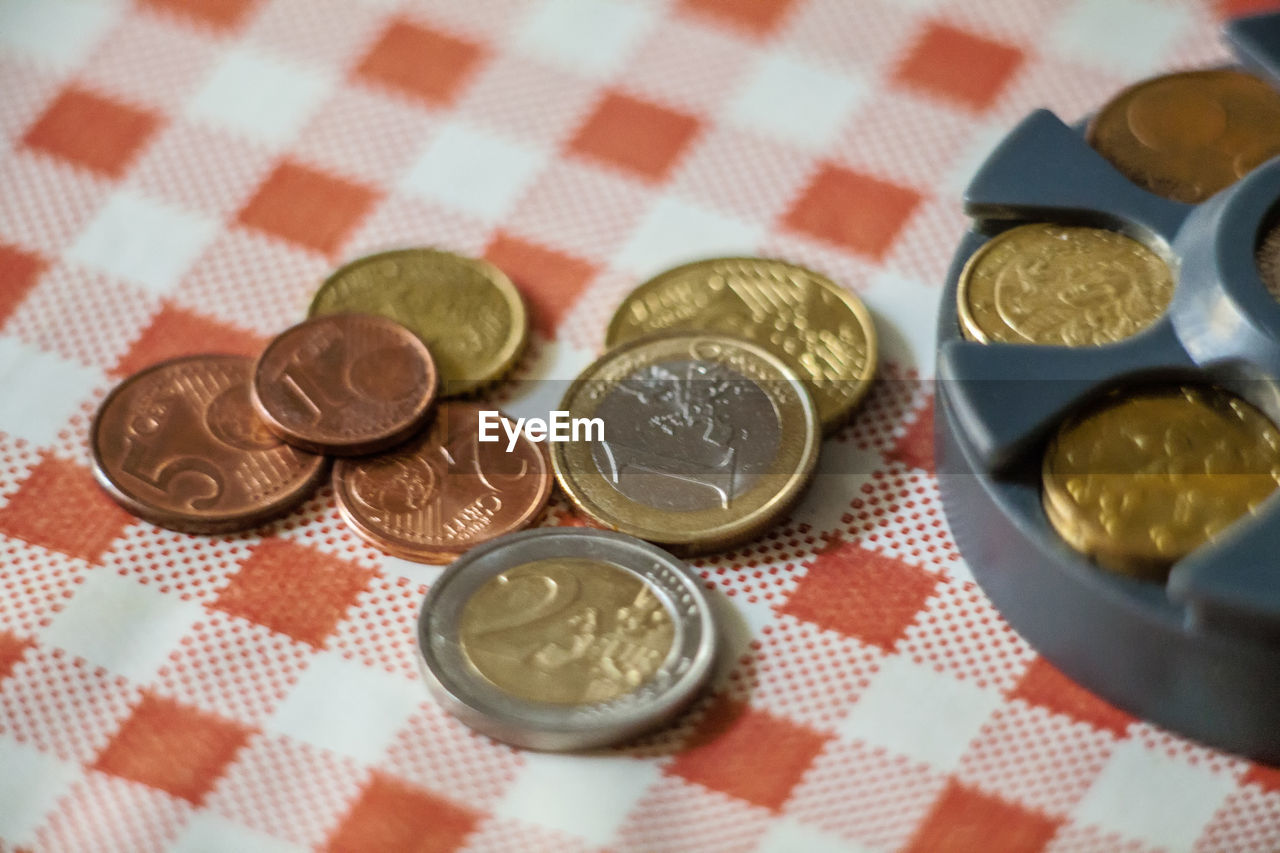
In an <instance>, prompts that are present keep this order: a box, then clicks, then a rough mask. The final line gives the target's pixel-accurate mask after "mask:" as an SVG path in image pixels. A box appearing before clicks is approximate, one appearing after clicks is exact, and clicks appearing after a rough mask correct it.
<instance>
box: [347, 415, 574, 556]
mask: <svg viewBox="0 0 1280 853" xmlns="http://www.w3.org/2000/svg"><path fill="white" fill-rule="evenodd" d="M481 409H482V407H481V406H477V405H473V404H470V403H460V402H455V403H449V404H447V405H443V406H441V407H440V410H439V412H438V413H437V414H436V419H435V423H434V425H433V426H432V427H431V429H430V430H429V431H427V432H424V433H422V434H421V435H419V436H418V437H417V438H414V439H412V440H410V441H409V442H408V443H407V444H404V445H401V446H400V447H398V448H396V449H395V450H392V451H388V452H387V453H384V454H382V455H380V456H376V457H370V458H367V459H343V460H339V461H338V463H337V464H336V465H335V466H334V470H333V490H334V494H335V497H336V498H337V501H338V510H339V511H340V512H341V513H342V517H343V518H344V519H345V520H346V521H347V523H348V524H350V525H351V527H352V528H353V529H354V530H355V531H356V533H358V534H360V536H362V537H363V538H364V539H366V540H368V541H369V542H370V543H372V544H373V545H374V546H376V547H378V548H380V549H382V550H383V551H386V552H388V553H390V554H394V555H396V556H399V557H403V558H404V559H406V560H416V561H418V562H425V563H445V562H448V561H449V560H452V559H454V558H455V557H457V556H458V555H459V554H461V553H462V552H463V551H466V550H467V549H468V548H471V547H473V546H475V545H478V544H480V543H481V542H487V541H488V540H490V539H493V538H494V537H496V536H500V535H502V534H503V533H510V532H511V531H514V530H520V529H521V528H523V527H526V526H528V525H530V524H532V523H533V522H534V521H536V520H537V519H538V517H539V516H540V515H541V514H542V511H543V509H544V508H545V507H546V505H547V499H548V497H549V496H550V494H551V483H552V477H551V464H550V460H549V459H548V457H547V451H546V448H545V447H544V446H543V445H541V444H537V443H535V442H533V441H530V440H529V439H528V438H526V437H525V436H524V435H523V433H522V434H521V436H520V438H519V439H518V441H517V442H516V445H515V448H514V449H513V450H512V451H511V452H509V453H508V452H507V449H506V442H505V441H503V442H501V443H499V442H482V441H480V440H479V431H478V422H479V415H480V411H481Z"/></svg>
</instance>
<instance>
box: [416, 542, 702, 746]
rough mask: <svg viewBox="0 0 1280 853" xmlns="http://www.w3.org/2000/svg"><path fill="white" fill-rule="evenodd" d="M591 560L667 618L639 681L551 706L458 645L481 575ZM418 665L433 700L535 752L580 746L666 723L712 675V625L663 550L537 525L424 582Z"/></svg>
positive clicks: (690, 584)
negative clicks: (634, 586) (641, 591)
mask: <svg viewBox="0 0 1280 853" xmlns="http://www.w3.org/2000/svg"><path fill="white" fill-rule="evenodd" d="M566 559H568V560H590V561H594V562H601V563H607V564H609V565H610V566H612V567H614V568H615V569H618V570H620V571H623V572H626V573H628V574H632V575H635V576H636V577H638V578H639V579H641V581H642V582H643V583H644V584H645V586H646V588H647V589H648V591H649V592H651V593H652V594H653V596H654V597H656V598H657V599H658V600H659V601H660V602H661V605H662V607H663V608H664V609H665V610H666V612H667V614H668V615H669V616H670V619H671V623H672V626H673V628H674V634H673V637H672V640H671V648H670V651H669V652H668V654H667V655H666V658H665V659H664V660H663V661H662V663H661V665H659V666H658V667H657V668H656V670H655V671H653V672H652V674H650V675H648V676H647V678H646V680H644V681H643V683H641V684H639V685H638V686H636V687H635V688H634V689H631V690H629V691H627V692H624V693H622V694H621V695H618V696H616V697H615V698H612V699H610V700H607V701H602V702H595V703H589V704H552V703H549V702H539V701H533V700H530V699H524V698H520V697H519V696H516V695H514V694H513V693H511V692H508V691H506V690H503V689H502V688H500V687H498V686H497V685H495V684H494V683H493V682H491V681H490V680H489V679H487V678H485V677H484V676H483V675H482V674H481V673H480V672H479V671H478V670H477V669H476V667H475V665H474V664H473V663H472V661H471V660H469V659H468V656H467V654H466V652H465V650H464V648H463V643H462V640H461V631H462V627H463V626H462V620H463V613H464V609H465V608H466V606H467V604H468V602H469V601H470V600H471V599H472V597H473V596H474V595H475V594H476V593H477V592H478V591H480V589H481V588H482V587H484V586H485V585H486V584H487V583H488V582H489V581H491V580H492V579H494V578H495V577H497V576H498V575H500V574H502V573H503V572H506V571H508V570H510V569H513V568H516V567H519V566H524V565H527V564H529V563H533V562H537V561H540V560H566ZM418 648H419V652H420V656H419V663H420V664H421V666H422V669H423V674H424V676H425V677H426V679H427V682H428V684H429V685H430V686H431V688H432V690H433V692H434V693H435V694H436V696H437V698H438V699H439V700H440V701H441V704H443V705H444V706H445V707H446V708H447V709H448V710H449V711H450V712H451V713H453V714H454V715H456V716H458V717H459V718H460V719H462V720H463V721H464V722H466V723H467V724H468V725H470V726H472V727H473V728H475V729H477V730H478V731H481V732H484V733H485V734H488V735H490V736H492V737H494V738H497V739H498V740H503V741H506V742H508V743H513V744H516V745H519V746H527V747H531V748H534V749H548V750H558V749H584V748H588V747H592V746H602V745H604V744H608V743H615V742H619V741H622V740H626V739H628V738H631V737H634V736H636V735H638V734H640V733H642V732H644V731H646V730H648V729H651V728H654V727H656V726H658V725H660V724H661V723H663V722H666V721H667V720H669V719H670V718H671V717H673V716H674V715H675V714H676V713H678V712H679V711H680V710H681V709H682V708H683V707H684V706H685V705H686V704H687V703H688V702H689V701H690V700H691V699H692V698H693V697H694V696H695V695H696V694H697V692H698V691H699V690H700V689H701V687H702V686H703V685H704V684H705V683H706V680H707V678H708V677H709V676H710V674H711V664H712V660H713V658H714V653H715V629H714V624H713V621H712V615H711V609H710V603H709V601H708V600H707V597H706V594H705V592H704V591H703V589H702V587H701V584H700V582H699V580H698V578H697V576H696V575H694V574H693V573H692V572H691V571H690V570H689V568H688V567H687V566H685V565H684V563H682V562H681V561H680V560H677V559H676V558H674V557H672V556H671V555H670V554H668V553H667V552H665V551H662V550H661V549H659V548H656V547H654V546H652V545H649V544H647V543H645V542H641V541H640V540H638V539H634V538H632V537H630V536H625V535H622V534H619V533H612V532H606V531H597V530H585V529H581V528H543V529H540V530H529V531H523V532H520V533H513V534H509V535H507V536H504V537H501V538H500V539H496V540H494V541H493V542H490V543H487V544H485V545H482V546H480V547H478V548H474V549H472V550H471V551H470V552H468V553H467V554H466V555H465V556H463V557H462V558H460V559H459V560H457V561H456V562H454V563H453V564H452V565H451V566H450V567H449V568H448V569H447V570H446V571H445V573H444V574H443V575H441V576H440V579H439V580H438V581H437V582H436V583H435V584H434V585H433V586H432V588H431V590H430V592H429V593H428V595H427V597H426V599H425V600H424V601H423V605H422V610H421V613H420V614H419V618H418Z"/></svg>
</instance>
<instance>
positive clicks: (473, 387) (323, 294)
mask: <svg viewBox="0 0 1280 853" xmlns="http://www.w3.org/2000/svg"><path fill="white" fill-rule="evenodd" d="M415 261H416V262H417V263H418V264H420V265H423V266H426V267H428V268H430V267H432V266H434V267H438V268H439V269H437V270H433V271H431V272H430V273H429V274H425V273H424V274H423V275H421V276H420V277H418V278H417V280H415V281H414V282H413V283H412V284H411V285H410V286H412V287H417V288H419V289H421V288H423V287H429V286H430V284H431V282H432V281H433V280H436V279H438V278H443V279H444V280H445V281H446V283H448V282H454V283H456V282H458V281H459V279H461V280H462V281H464V282H465V281H467V280H468V279H470V280H471V281H470V282H469V283H467V285H466V287H463V288H456V289H454V290H453V292H452V293H449V294H448V296H449V297H450V298H449V300H437V303H438V304H433V305H432V306H431V310H418V311H414V310H411V309H409V308H408V307H407V306H405V305H404V304H403V302H401V303H397V302H396V301H395V300H394V299H393V298H391V297H390V296H388V294H387V293H386V291H385V290H383V292H380V293H369V292H368V289H366V291H365V292H364V293H361V294H359V295H349V296H347V297H345V298H343V297H339V296H335V295H333V294H334V291H335V290H337V289H338V288H340V287H342V286H343V285H344V284H348V285H349V282H350V281H351V279H352V278H353V276H355V275H357V274H362V273H364V272H366V268H368V267H370V266H375V265H382V266H383V269H382V270H376V269H375V270H371V271H368V274H369V275H371V276H373V277H375V278H378V277H381V278H383V279H390V278H392V277H394V276H398V275H399V273H400V267H399V266H398V265H401V264H405V263H412V262H415ZM383 283H384V285H385V284H387V282H386V281H384V282H383ZM479 283H483V284H487V285H489V286H490V287H492V288H493V290H494V291H495V292H496V294H497V297H498V301H500V303H501V304H502V306H503V307H504V308H505V309H506V311H507V316H508V318H509V329H508V331H507V334H506V335H505V337H503V338H502V339H501V341H500V342H499V344H498V345H497V346H494V347H491V348H489V349H488V350H487V351H483V352H480V353H474V352H465V353H464V352H457V351H456V350H457V347H458V346H459V342H461V341H462V340H464V339H469V337H470V335H468V334H467V333H473V334H474V335H475V336H478V335H479V334H480V332H479V330H478V329H477V328H476V326H475V323H476V322H477V321H488V320H489V319H490V318H491V317H490V315H487V314H486V309H485V306H484V305H483V304H481V303H480V302H479V301H478V299H479V298H478V297H477V296H476V295H475V293H474V292H471V291H470V290H469V288H471V287H474V286H475V284H479ZM459 299H460V300H461V301H462V305H461V307H459V303H458V300H459ZM326 303H330V304H326ZM468 303H469V304H468ZM340 312H354V313H366V314H381V315H382V316H384V317H390V318H391V319H392V320H396V321H398V322H399V323H401V324H402V325H404V326H407V327H408V328H409V329H410V330H411V331H413V332H414V333H415V334H416V335H417V336H418V337H419V338H421V339H422V340H423V342H424V343H426V345H427V347H428V349H430V350H431V355H432V357H433V358H434V359H435V363H436V369H437V371H438V372H439V375H440V396H441V397H442V398H447V397H460V396H466V395H471V394H474V393H476V392H478V391H480V390H482V389H483V388H485V387H487V386H488V385H491V384H492V383H494V382H497V381H498V380H500V379H502V377H504V376H505V375H506V374H507V373H508V372H510V370H511V369H512V368H513V367H515V364H516V362H517V361H518V360H519V359H520V356H521V355H522V354H523V353H524V349H525V346H526V344H527V343H528V340H529V312H528V309H527V308H526V307H525V302H524V298H523V297H522V296H521V295H520V291H519V290H518V289H517V288H516V286H515V285H514V284H513V283H512V282H511V279H510V278H508V277H507V274H506V273H504V272H503V271H502V270H500V269H498V268H497V267H495V266H494V265H493V264H491V263H489V262H488V261H485V260H481V259H479V258H468V257H465V256H463V255H458V254H454V253H453V252H446V251H443V250H440V249H430V248H411V249H393V250H390V251H386V252H379V253H377V254H373V255H365V256H364V257H362V258H356V259H355V260H353V261H350V262H348V263H346V264H343V265H342V266H340V267H338V269H336V270H334V271H333V273H332V274H330V275H329V277H328V278H326V279H325V280H324V283H322V284H321V285H320V288H319V289H318V290H317V291H316V293H315V296H314V297H313V298H312V300H311V305H310V307H309V308H308V309H307V316H308V317H316V316H319V315H321V314H336V313H340ZM468 315H469V316H468Z"/></svg>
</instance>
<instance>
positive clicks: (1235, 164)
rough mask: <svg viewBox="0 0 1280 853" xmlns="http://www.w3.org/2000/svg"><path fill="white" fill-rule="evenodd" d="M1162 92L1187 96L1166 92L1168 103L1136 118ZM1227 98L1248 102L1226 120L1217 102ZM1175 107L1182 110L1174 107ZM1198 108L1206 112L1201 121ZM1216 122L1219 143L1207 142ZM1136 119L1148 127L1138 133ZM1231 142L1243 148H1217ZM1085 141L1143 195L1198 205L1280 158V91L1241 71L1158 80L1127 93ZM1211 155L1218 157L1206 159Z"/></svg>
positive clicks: (1097, 117)
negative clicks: (1141, 102) (1145, 101)
mask: <svg viewBox="0 0 1280 853" xmlns="http://www.w3.org/2000/svg"><path fill="white" fill-rule="evenodd" d="M1162 87H1163V88H1174V87H1180V91H1177V92H1176V93H1173V97H1169V95H1170V93H1168V92H1166V93H1164V96H1163V97H1165V98H1166V99H1167V100H1165V102H1164V103H1160V102H1159V100H1158V99H1159V97H1161V96H1160V95H1157V96H1156V97H1157V103H1156V105H1154V106H1152V107H1150V110H1149V112H1148V113H1147V114H1146V119H1147V120H1146V121H1145V122H1143V120H1142V118H1141V116H1142V112H1141V111H1140V110H1139V111H1135V102H1136V100H1137V99H1138V98H1139V97H1141V96H1143V95H1144V94H1147V96H1148V97H1151V95H1150V93H1151V92H1153V91H1158V90H1159V89H1160V88H1162ZM1197 90H1199V91H1197ZM1223 95H1234V96H1237V97H1239V98H1242V99H1246V100H1247V103H1246V109H1244V110H1241V111H1237V112H1236V113H1235V114H1233V115H1222V110H1221V107H1222V104H1221V102H1220V101H1217V100H1214V97H1215V96H1216V97H1218V98H1220V97H1222V96H1223ZM1206 101H1208V103H1206ZM1173 103H1176V104H1177V107H1176V108H1173V107H1170V106H1169V105H1170V104H1173ZM1197 108H1199V109H1201V110H1202V111H1201V112H1199V113H1198V114H1197V112H1196V110H1197ZM1215 108H1216V112H1215ZM1135 113H1136V114H1137V116H1138V118H1135ZM1233 118H1234V119H1235V121H1234V122H1233V121H1232V119H1233ZM1214 119H1219V120H1220V122H1221V126H1220V127H1218V128H1217V129H1218V136H1215V137H1208V136H1207V135H1206V134H1207V133H1208V132H1210V131H1211V130H1213V129H1214V127H1215V122H1214ZM1135 120H1137V121H1139V123H1140V124H1142V125H1143V126H1141V127H1135V125H1134V122H1135ZM1143 136H1146V137H1147V138H1146V139H1143ZM1224 136H1226V137H1228V138H1230V139H1231V141H1232V142H1234V143H1236V144H1237V148H1235V149H1229V148H1225V147H1214V146H1213V143H1215V142H1217V141H1218V140H1219V139H1221V138H1222V137H1224ZM1240 140H1244V141H1245V145H1243V146H1241V145H1240ZM1085 141H1086V142H1088V143H1089V145H1090V146H1092V147H1093V148H1094V150H1096V151H1097V152H1098V153H1099V154H1101V155H1102V156H1103V157H1104V158H1105V159H1106V160H1107V161H1108V162H1109V163H1111V165H1112V166H1114V167H1115V168H1116V169H1117V170H1118V171H1119V172H1120V173H1121V174H1123V175H1124V176H1125V177H1127V178H1128V179H1129V180H1130V181H1132V182H1133V183H1135V184H1136V185H1138V186H1140V187H1142V188H1143V189H1145V190H1147V191H1149V192H1152V193H1155V194H1156V195H1159V196H1162V197H1164V198H1168V199H1172V200H1174V201H1181V202H1186V203H1188V204H1198V203H1199V202H1202V201H1204V200H1205V199H1207V198H1209V197H1210V196H1212V195H1213V194H1215V193H1217V192H1218V191H1220V190H1223V189H1225V188H1226V187H1229V186H1231V185H1232V184H1234V183H1235V182H1236V181H1237V180H1239V179H1240V178H1242V177H1244V175H1246V174H1248V173H1249V172H1250V171H1251V170H1252V169H1254V168H1255V167H1257V166H1260V165H1262V163H1264V162H1265V161H1266V160H1268V159H1270V158H1271V157H1274V156H1275V155H1276V154H1280V92H1278V91H1277V90H1275V89H1274V88H1272V87H1271V86H1269V85H1268V84H1267V83H1266V82H1265V81H1263V80H1262V79H1260V78H1258V77H1257V76H1255V75H1253V74H1250V73H1248V72H1245V71H1241V70H1238V69H1234V68H1219V69H1208V70H1197V71H1180V72H1176V73H1173V74H1164V75H1161V76H1158V77H1151V78H1148V79H1146V80H1140V81H1138V82H1137V83H1134V84H1133V85H1131V86H1128V87H1127V88H1125V89H1123V90H1121V91H1120V92H1119V94H1117V95H1116V96H1115V97H1113V98H1112V99H1111V100H1110V101H1108V102H1107V103H1106V104H1104V105H1103V107H1102V108H1101V109H1099V110H1098V111H1097V112H1096V113H1094V115H1093V117H1092V118H1091V119H1090V120H1089V124H1088V126H1087V127H1086V128H1085ZM1153 143H1154V144H1153ZM1209 151H1212V152H1213V153H1215V154H1217V155H1218V156H1216V157H1209V156H1206V152H1209Z"/></svg>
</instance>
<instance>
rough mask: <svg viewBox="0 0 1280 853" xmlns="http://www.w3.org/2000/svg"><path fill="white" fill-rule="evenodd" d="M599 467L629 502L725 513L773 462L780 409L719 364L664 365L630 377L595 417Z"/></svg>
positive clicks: (595, 452) (751, 384)
mask: <svg viewBox="0 0 1280 853" xmlns="http://www.w3.org/2000/svg"><path fill="white" fill-rule="evenodd" d="M595 415H596V417H599V418H601V419H603V420H604V424H605V427H604V435H605V440H604V441H599V442H596V443H595V444H593V445H592V448H591V456H592V460H593V461H594V462H595V464H596V468H597V469H598V470H599V471H600V473H601V474H602V475H603V476H604V478H605V479H606V480H607V481H608V482H609V483H611V484H612V485H613V487H614V488H615V489H617V490H618V491H619V492H621V493H622V494H623V495H625V496H626V497H627V498H629V499H631V500H633V501H635V502H637V503H640V504H644V505H645V506H650V507H654V508H655V509H663V510H669V511H676V512H697V511H701V510H708V509H716V508H720V509H728V508H729V507H730V506H731V505H732V503H733V501H734V499H735V498H737V497H738V496H739V495H742V494H743V493H745V492H746V491H748V490H749V489H750V488H751V487H752V486H753V485H754V484H755V483H756V481H757V480H758V479H759V477H760V475H761V474H764V473H766V472H767V471H768V470H769V468H770V466H771V464H772V462H773V460H774V459H776V458H777V455H778V449H779V446H780V444H781V438H782V423H781V417H780V415H779V413H778V410H777V409H776V407H775V406H774V404H773V401H772V400H770V399H769V395H768V394H766V393H765V391H764V389H762V388H761V387H760V386H759V385H758V384H756V383H755V382H753V381H752V380H750V379H748V378H747V377H745V376H743V375H742V374H740V373H738V372H737V371H735V370H731V369H729V368H728V367H725V366H724V365H721V364H717V363H715V362H710V361H698V360H693V359H687V360H680V361H666V362H660V363H656V364H650V365H646V366H645V367H643V368H641V369H639V370H637V371H635V372H634V373H632V374H630V375H628V376H627V377H626V378H625V379H623V380H621V381H620V382H618V383H617V385H616V386H615V387H614V388H613V389H612V390H611V391H610V392H609V393H608V394H606V395H605V397H604V399H603V400H601V401H600V404H599V406H598V407H597V409H596V411H595Z"/></svg>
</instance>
